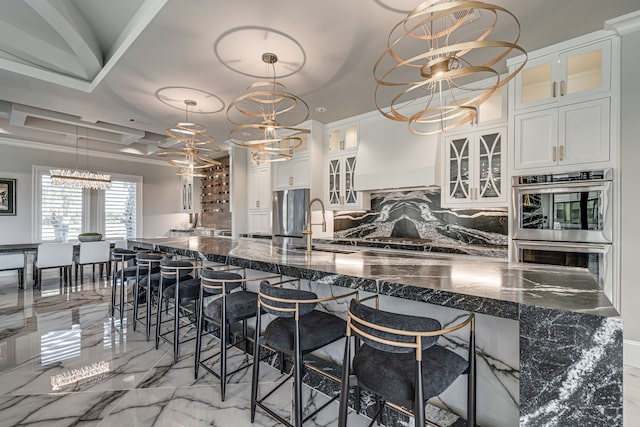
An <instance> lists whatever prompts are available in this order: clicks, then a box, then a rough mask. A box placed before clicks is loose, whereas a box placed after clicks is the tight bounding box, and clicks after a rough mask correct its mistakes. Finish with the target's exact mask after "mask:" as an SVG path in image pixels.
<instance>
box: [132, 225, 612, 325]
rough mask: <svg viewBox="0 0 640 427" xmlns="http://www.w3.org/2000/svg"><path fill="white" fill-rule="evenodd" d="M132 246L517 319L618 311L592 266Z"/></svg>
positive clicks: (237, 243) (336, 249) (208, 243)
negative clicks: (539, 313) (532, 314)
mask: <svg viewBox="0 0 640 427" xmlns="http://www.w3.org/2000/svg"><path fill="white" fill-rule="evenodd" d="M130 244H133V245H134V246H144V247H153V248H156V249H159V250H163V251H169V252H171V251H172V250H173V251H174V252H176V253H180V252H184V253H187V254H191V255H193V254H195V253H197V254H199V255H201V256H206V257H207V258H208V259H211V260H216V261H221V260H223V258H226V257H229V260H228V261H229V263H231V264H234V265H244V266H247V267H250V268H254V269H256V270H262V271H271V272H281V273H283V274H286V275H290V276H294V277H301V278H304V279H310V280H317V281H320V282H326V283H330V284H334V285H339V286H345V287H350V288H355V289H361V290H365V291H371V292H378V293H381V294H385V295H390V296H396V297H400V298H406V299H413V300H419V301H423V302H429V303H433V304H438V305H443V306H449V307H453V308H460V309H464V310H473V311H475V312H479V313H485V314H490V315H493V316H498V317H504V318H510V319H517V318H518V307H519V306H520V305H522V304H524V305H530V306H536V307H544V308H550V309H559V310H564V311H571V312H577V313H582V314H592V315H599V316H606V317H613V316H618V313H617V311H616V310H615V308H614V307H613V306H612V305H611V303H610V302H609V300H608V299H607V297H606V296H605V295H604V293H603V292H602V291H601V290H600V289H599V287H598V284H597V282H596V280H595V279H594V278H593V276H592V275H591V274H590V273H588V271H587V270H586V269H581V268H569V267H555V266H549V265H534V264H518V263H509V262H507V261H501V260H496V259H492V258H486V257H476V256H466V255H451V254H433V253H417V252H411V251H399V250H385V249H373V250H371V249H370V248H367V249H366V250H361V249H357V248H354V247H351V246H336V245H316V246H315V250H314V251H313V252H312V253H311V254H307V253H306V252H305V251H304V250H303V249H289V248H286V247H282V246H277V245H274V244H272V243H271V241H268V240H264V241H260V240H246V239H241V240H232V239H220V238H213V237H201V236H194V237H170V238H153V239H135V240H132V241H130Z"/></svg>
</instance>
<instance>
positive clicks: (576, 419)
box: [520, 305, 623, 427]
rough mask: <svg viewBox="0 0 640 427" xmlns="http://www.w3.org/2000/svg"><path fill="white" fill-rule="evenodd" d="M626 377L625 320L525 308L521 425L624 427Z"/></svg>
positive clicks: (521, 324)
mask: <svg viewBox="0 0 640 427" xmlns="http://www.w3.org/2000/svg"><path fill="white" fill-rule="evenodd" d="M622 376H623V370H622V319H620V318H614V317H600V316H590V315H584V314H580V313H572V312H565V311H559V310H551V309H546V308H540V307H532V306H525V305H521V308H520V425H521V426H527V427H529V426H530V427H533V426H542V425H544V426H622V405H621V402H622Z"/></svg>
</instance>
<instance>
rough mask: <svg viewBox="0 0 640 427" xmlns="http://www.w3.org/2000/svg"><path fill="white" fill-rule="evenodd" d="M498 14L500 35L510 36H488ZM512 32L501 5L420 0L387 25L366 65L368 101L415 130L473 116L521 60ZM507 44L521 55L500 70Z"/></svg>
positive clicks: (515, 24) (514, 22)
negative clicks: (370, 81)
mask: <svg viewBox="0 0 640 427" xmlns="http://www.w3.org/2000/svg"><path fill="white" fill-rule="evenodd" d="M483 15H487V16H483ZM499 17H500V18H501V26H500V30H501V31H500V34H504V33H505V30H507V32H511V33H513V36H512V37H511V38H510V39H511V41H504V40H494V39H492V38H491V36H492V35H495V31H494V30H495V29H496V27H497V25H498V18H499ZM502 20H506V22H505V24H507V25H502V24H503V23H502ZM519 39H520V22H519V21H518V19H517V18H516V17H515V15H513V14H512V13H511V12H509V11H508V10H507V9H505V8H503V7H500V6H495V5H491V4H488V3H484V2H480V1H472V0H440V1H436V2H434V1H433V0H428V1H425V2H423V3H421V4H420V5H419V6H417V7H416V8H415V9H414V10H413V11H411V12H410V13H409V14H408V15H407V16H406V17H405V18H404V19H402V20H401V21H400V22H399V23H398V24H396V25H395V26H394V27H393V28H392V29H391V31H390V33H389V37H388V40H387V48H386V49H385V51H384V52H383V53H382V55H380V57H379V58H378V60H377V61H376V63H375V65H374V67H373V74H374V79H375V81H376V83H377V86H376V91H375V102H376V108H377V109H378V111H380V113H381V114H382V115H383V116H385V117H387V118H389V119H391V120H395V121H401V122H407V123H408V125H409V130H410V131H411V132H412V133H415V134H418V135H433V134H437V133H439V132H442V131H446V130H449V129H452V128H455V127H457V126H460V125H462V124H464V123H469V122H473V121H474V120H475V121H476V122H477V117H478V108H479V107H480V105H481V104H482V103H483V102H485V101H486V100H487V99H489V97H491V95H493V94H494V93H495V92H496V91H497V90H498V89H500V88H501V87H502V86H504V85H505V84H507V82H509V81H510V80H511V79H513V78H514V77H515V76H516V74H518V73H519V72H520V71H521V70H522V68H523V67H524V65H525V63H526V51H525V50H524V49H523V48H522V47H520V46H519V45H518V41H519ZM514 51H517V52H520V53H523V54H524V55H525V61H524V62H523V63H522V64H521V65H519V66H518V67H517V68H516V69H514V70H513V71H512V72H511V73H509V74H507V75H504V76H501V75H500V73H499V72H498V69H497V66H499V65H502V62H503V60H504V59H505V58H506V57H507V56H508V55H510V54H512V53H513V52H514ZM479 81H482V83H481V84H480V83H478V82H479ZM403 107H405V108H403Z"/></svg>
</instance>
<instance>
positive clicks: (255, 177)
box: [247, 168, 271, 209]
mask: <svg viewBox="0 0 640 427" xmlns="http://www.w3.org/2000/svg"><path fill="white" fill-rule="evenodd" d="M248 184H249V188H248V189H247V190H248V191H247V194H248V197H249V199H248V201H247V207H248V208H249V209H269V207H270V199H271V185H270V177H269V169H268V168H259V169H249V180H248Z"/></svg>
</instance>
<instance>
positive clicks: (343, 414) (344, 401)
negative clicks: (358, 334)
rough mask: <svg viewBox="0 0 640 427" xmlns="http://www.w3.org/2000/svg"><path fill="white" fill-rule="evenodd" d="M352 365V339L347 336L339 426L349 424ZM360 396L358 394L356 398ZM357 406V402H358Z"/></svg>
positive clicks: (342, 426) (344, 426)
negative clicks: (348, 412)
mask: <svg viewBox="0 0 640 427" xmlns="http://www.w3.org/2000/svg"><path fill="white" fill-rule="evenodd" d="M350 365H351V339H350V337H347V339H346V340H345V345H344V359H343V361H342V382H341V384H340V410H339V412H338V427H346V425H347V407H348V406H349V375H350V372H349V367H350ZM359 398H360V396H358V395H356V400H357V399H359ZM356 406H357V403H356Z"/></svg>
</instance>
